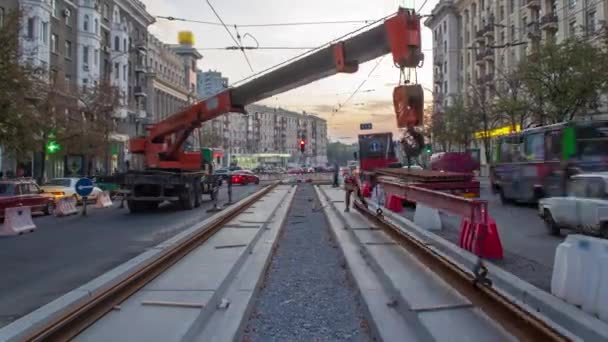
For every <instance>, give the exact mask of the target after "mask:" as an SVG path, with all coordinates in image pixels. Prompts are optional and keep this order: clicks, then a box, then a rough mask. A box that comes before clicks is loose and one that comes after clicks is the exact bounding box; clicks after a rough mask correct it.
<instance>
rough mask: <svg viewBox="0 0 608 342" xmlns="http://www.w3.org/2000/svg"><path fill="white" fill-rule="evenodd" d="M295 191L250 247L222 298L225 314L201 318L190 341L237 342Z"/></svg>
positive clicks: (193, 330) (219, 312)
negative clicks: (226, 302) (250, 250)
mask: <svg viewBox="0 0 608 342" xmlns="http://www.w3.org/2000/svg"><path fill="white" fill-rule="evenodd" d="M294 195H295V191H293V192H291V193H289V194H287V196H286V197H285V198H284V199H283V201H282V202H281V205H280V206H279V207H278V208H277V209H276V212H275V213H274V215H273V217H272V218H271V220H272V223H270V224H268V225H267V226H266V227H265V228H267V229H264V230H263V231H262V235H261V236H260V238H259V239H258V240H257V242H256V244H255V245H254V246H253V249H252V252H251V256H250V257H249V258H247V260H246V261H245V262H244V263H243V265H242V267H241V268H240V270H239V272H238V273H237V274H236V276H235V277H234V280H233V281H232V283H231V284H230V286H229V287H228V288H227V290H226V291H225V294H223V295H222V296H223V297H225V298H226V299H228V300H229V301H230V306H229V307H228V308H226V309H224V310H214V311H213V312H212V313H211V314H210V315H209V316H208V317H200V318H199V322H198V324H197V323H195V324H194V325H193V327H192V328H191V331H190V332H189V333H188V335H187V338H186V339H187V340H189V341H205V342H207V341H234V340H239V336H240V335H241V334H242V329H243V327H244V326H245V325H246V323H247V321H246V320H247V318H248V317H249V314H250V311H251V307H252V304H253V297H254V296H255V294H256V293H257V291H258V285H259V283H260V282H261V281H262V278H263V276H264V273H265V270H266V268H267V266H268V264H269V262H270V258H271V256H272V250H273V248H274V246H275V245H276V242H277V237H278V235H279V233H280V230H281V228H282V226H283V223H284V222H285V220H286V219H287V212H288V210H289V206H290V203H291V201H292V200H293V196H294Z"/></svg>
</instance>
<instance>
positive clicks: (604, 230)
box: [600, 222, 608, 239]
mask: <svg viewBox="0 0 608 342" xmlns="http://www.w3.org/2000/svg"><path fill="white" fill-rule="evenodd" d="M600 236H601V237H602V238H604V239H608V222H604V223H602V225H601V226H600Z"/></svg>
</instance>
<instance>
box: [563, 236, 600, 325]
mask: <svg viewBox="0 0 608 342" xmlns="http://www.w3.org/2000/svg"><path fill="white" fill-rule="evenodd" d="M607 286H608V241H607V240H605V239H601V238H596V237H592V236H585V235H578V234H577V235H568V237H567V238H566V240H565V241H564V242H562V243H560V244H559V246H557V249H556V250H555V261H554V265H553V274H552V277H551V294H553V295H555V296H556V297H558V298H561V299H563V300H564V301H566V302H568V303H570V304H573V305H577V306H580V307H581V308H582V309H583V311H585V312H587V313H589V314H591V315H595V316H597V317H599V318H600V319H601V320H602V321H604V322H608V291H606V287H607Z"/></svg>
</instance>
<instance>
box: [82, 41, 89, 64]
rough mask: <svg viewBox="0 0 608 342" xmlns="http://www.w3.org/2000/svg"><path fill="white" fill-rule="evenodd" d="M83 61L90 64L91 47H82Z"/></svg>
mask: <svg viewBox="0 0 608 342" xmlns="http://www.w3.org/2000/svg"><path fill="white" fill-rule="evenodd" d="M82 63H83V64H84V65H86V66H88V65H89V47H88V46H83V47H82Z"/></svg>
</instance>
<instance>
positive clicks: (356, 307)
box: [243, 185, 372, 341]
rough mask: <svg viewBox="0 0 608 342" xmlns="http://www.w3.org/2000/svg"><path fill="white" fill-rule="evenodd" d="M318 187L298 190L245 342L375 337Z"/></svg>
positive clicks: (250, 321) (363, 339)
mask: <svg viewBox="0 0 608 342" xmlns="http://www.w3.org/2000/svg"><path fill="white" fill-rule="evenodd" d="M319 206H320V205H319V202H318V199H317V198H316V194H315V191H314V188H313V187H312V186H311V185H300V186H298V188H297V191H296V194H295V197H294V200H293V203H292V207H291V209H290V210H289V213H288V216H287V221H286V223H285V227H283V232H282V234H281V236H280V237H279V242H278V245H277V249H276V251H275V253H274V255H273V258H272V261H271V264H270V265H269V267H268V270H267V273H266V278H265V280H264V284H263V285H262V288H261V290H260V293H259V295H258V297H257V299H256V303H255V307H254V309H253V311H252V314H251V316H250V317H249V322H248V325H247V327H246V328H245V332H244V339H243V340H244V341H370V340H372V339H371V337H370V335H369V331H368V330H367V329H366V320H365V317H364V314H363V309H362V307H361V298H360V296H359V294H358V292H357V289H356V287H355V286H354V284H353V283H352V280H351V278H350V275H349V273H348V271H347V269H346V263H345V261H344V258H343V256H342V253H341V251H340V249H339V246H338V245H337V244H336V242H335V241H334V239H333V237H332V235H331V233H330V230H329V229H330V227H329V224H328V222H327V220H326V218H325V216H324V214H323V211H322V210H313V208H319Z"/></svg>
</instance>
